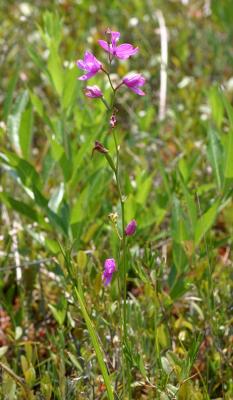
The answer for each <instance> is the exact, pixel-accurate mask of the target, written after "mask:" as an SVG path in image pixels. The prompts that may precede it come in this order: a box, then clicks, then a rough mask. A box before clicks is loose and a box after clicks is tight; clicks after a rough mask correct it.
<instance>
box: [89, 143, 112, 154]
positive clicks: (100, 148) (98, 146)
mask: <svg viewBox="0 0 233 400" xmlns="http://www.w3.org/2000/svg"><path fill="white" fill-rule="evenodd" d="M95 150H96V151H98V152H99V153H107V152H108V149H106V148H105V147H104V146H103V145H102V144H101V143H100V142H98V141H97V140H96V141H95V147H94V148H93V150H92V155H93V153H94V151H95Z"/></svg>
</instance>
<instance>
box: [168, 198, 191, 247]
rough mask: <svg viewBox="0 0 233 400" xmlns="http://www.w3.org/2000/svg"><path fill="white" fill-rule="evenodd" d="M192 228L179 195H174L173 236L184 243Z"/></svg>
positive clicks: (178, 241) (175, 239)
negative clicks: (185, 215)
mask: <svg viewBox="0 0 233 400" xmlns="http://www.w3.org/2000/svg"><path fill="white" fill-rule="evenodd" d="M189 232H190V229H189V227H188V223H187V220H186V219H185V217H184V213H183V210H182V208H181V204H180V201H179V200H178V199H177V197H175V196H174V197H173V207H172V237H173V240H174V241H175V242H176V243H182V242H184V241H185V240H188V239H189V238H190V237H189Z"/></svg>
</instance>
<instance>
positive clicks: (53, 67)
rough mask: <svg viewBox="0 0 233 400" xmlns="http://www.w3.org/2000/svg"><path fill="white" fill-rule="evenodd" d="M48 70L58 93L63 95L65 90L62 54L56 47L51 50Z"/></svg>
mask: <svg viewBox="0 0 233 400" xmlns="http://www.w3.org/2000/svg"><path fill="white" fill-rule="evenodd" d="M48 71H49V73H50V76H51V79H52V82H53V85H54V87H55V89H56V92H57V94H58V95H59V96H60V97H61V96H62V92H63V68H62V63H61V59H60V56H59V54H58V52H57V51H56V49H54V47H52V48H51V50H50V55H49V59H48Z"/></svg>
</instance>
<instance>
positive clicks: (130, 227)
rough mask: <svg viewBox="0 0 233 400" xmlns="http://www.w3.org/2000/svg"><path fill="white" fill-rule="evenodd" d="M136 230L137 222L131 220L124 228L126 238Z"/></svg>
mask: <svg viewBox="0 0 233 400" xmlns="http://www.w3.org/2000/svg"><path fill="white" fill-rule="evenodd" d="M136 228H137V222H136V221H135V219H133V220H132V221H130V222H129V223H128V225H127V226H126V228H125V234H126V236H132V235H133V234H134V232H135V231H136Z"/></svg>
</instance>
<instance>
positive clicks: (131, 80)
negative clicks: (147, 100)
mask: <svg viewBox="0 0 233 400" xmlns="http://www.w3.org/2000/svg"><path fill="white" fill-rule="evenodd" d="M145 81H146V80H145V78H144V77H143V76H142V75H140V74H135V73H131V74H129V75H126V76H125V77H124V78H123V84H124V85H126V86H128V88H129V89H130V90H132V91H133V92H135V93H137V94H139V96H144V95H145V93H144V92H143V91H142V90H141V89H139V87H140V86H143V85H144V84H145Z"/></svg>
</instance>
